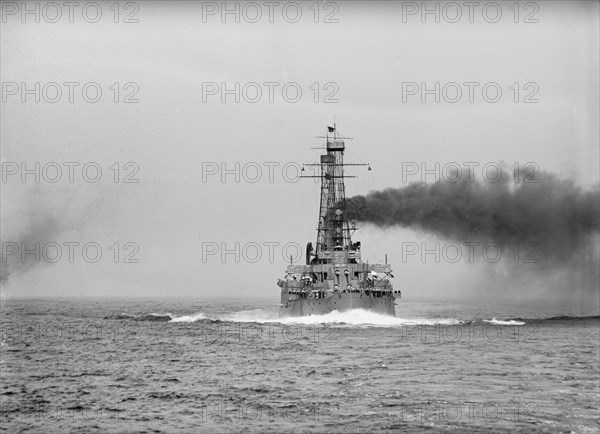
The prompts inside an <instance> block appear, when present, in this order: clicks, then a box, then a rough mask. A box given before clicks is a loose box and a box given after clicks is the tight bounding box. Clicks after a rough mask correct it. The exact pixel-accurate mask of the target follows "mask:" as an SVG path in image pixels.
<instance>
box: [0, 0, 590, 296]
mask: <svg viewBox="0 0 600 434" xmlns="http://www.w3.org/2000/svg"><path fill="white" fill-rule="evenodd" d="M488 3H489V2H481V5H480V6H478V7H476V8H475V9H474V11H472V14H473V15H472V17H471V18H470V17H469V8H468V6H466V5H464V3H462V2H458V3H457V4H458V6H459V7H460V11H459V10H457V9H456V7H455V6H452V7H448V6H447V4H445V3H439V4H438V6H437V7H439V10H440V16H439V22H436V16H435V15H433V14H427V15H425V16H424V17H423V16H422V15H421V10H420V8H421V4H422V3H421V2H417V3H412V2H404V3H402V2H396V3H393V2H369V3H368V4H367V3H362V2H352V3H342V2H338V3H333V2H330V3H319V4H318V8H317V7H315V4H314V3H313V2H307V3H301V4H300V6H299V10H300V11H301V12H302V16H301V17H300V18H299V19H298V20H297V22H292V21H294V20H296V18H297V17H296V14H297V10H298V8H294V7H289V6H288V7H286V9H285V11H286V15H284V14H283V10H284V6H285V5H286V3H285V2H280V3H278V4H277V5H276V6H275V8H274V10H273V15H272V21H273V22H270V20H269V7H268V6H267V5H264V4H263V3H262V2H258V5H259V6H260V8H261V12H262V16H261V18H260V19H258V21H257V22H254V23H252V22H248V21H253V20H254V21H256V19H255V17H256V8H255V7H254V6H252V7H246V6H244V4H243V3H242V4H238V8H239V10H240V20H239V21H240V22H239V23H238V22H236V17H235V15H234V14H228V15H225V17H224V19H223V17H222V16H221V11H220V8H221V5H222V3H221V2H217V3H210V2H209V3H206V2H205V3H204V4H202V3H200V2H198V3H193V2H168V3H167V2H160V1H154V2H136V3H131V4H129V5H128V6H125V4H124V3H122V4H121V8H120V10H119V15H118V18H117V21H118V22H116V23H115V10H114V9H110V5H111V3H102V16H101V17H100V18H99V19H98V20H97V22H95V23H92V22H88V21H95V20H96V18H95V12H96V11H95V10H93V8H89V7H88V8H87V9H86V12H85V13H86V14H87V15H83V14H82V9H83V6H81V7H80V8H79V9H75V10H74V11H73V17H72V21H73V22H69V21H70V20H69V16H68V9H67V7H66V6H63V9H62V11H61V12H62V17H61V18H60V19H56V18H55V17H56V16H57V15H56V12H57V11H56V10H51V9H48V8H46V9H42V7H43V6H38V7H40V17H39V21H40V22H39V23H38V22H36V16H35V15H34V14H29V15H24V16H23V15H22V11H21V10H20V8H21V3H20V2H18V3H12V2H8V3H7V2H4V3H3V5H2V8H3V17H2V24H1V26H2V28H1V31H0V34H1V80H2V82H3V89H2V90H3V94H2V97H3V100H2V105H1V115H2V116H1V135H0V138H1V144H2V150H1V157H2V162H3V176H4V177H5V179H3V180H2V241H3V243H7V242H8V243H16V244H17V245H19V247H21V245H20V243H22V242H23V240H27V241H29V242H34V241H38V242H40V243H41V244H42V246H44V245H46V244H48V243H53V242H56V243H58V244H60V245H62V246H63V247H62V249H63V251H62V255H63V256H62V257H61V258H60V259H58V260H57V261H56V263H49V261H48V260H47V258H44V256H43V255H42V257H41V261H40V264H36V265H35V266H29V265H31V264H16V265H15V264H13V267H14V271H13V273H12V275H11V276H10V278H9V279H8V280H7V281H6V282H5V283H4V284H3V285H2V291H3V295H8V296H54V295H64V296H79V295H97V296H244V297H251V296H269V297H273V299H274V300H275V299H277V297H278V295H279V292H278V291H279V288H278V287H277V286H276V281H277V278H278V277H283V274H284V270H285V267H286V265H287V262H288V261H286V260H285V259H284V257H286V256H289V254H295V253H296V251H295V250H294V249H292V250H290V251H289V252H283V248H282V247H283V245H285V244H286V243H297V244H298V245H299V246H302V248H304V247H303V246H305V244H306V242H308V241H312V242H313V243H314V241H315V237H316V231H315V226H316V223H317V215H318V198H319V196H318V195H319V190H318V184H315V183H314V182H312V181H311V180H300V181H299V182H296V181H298V179H297V167H298V164H299V163H304V162H314V161H316V160H317V159H318V155H319V150H315V149H311V148H314V147H318V146H321V145H322V142H321V141H320V140H319V139H316V138H315V136H318V135H322V134H323V133H324V132H325V131H326V126H327V125H331V124H332V123H333V118H334V116H335V118H336V122H337V127H338V130H339V132H340V133H342V134H344V135H346V136H350V137H353V138H354V140H352V141H348V142H347V147H348V151H347V154H346V159H347V161H350V162H368V163H370V164H371V167H372V168H373V170H372V171H367V170H366V169H364V168H352V169H350V172H352V174H355V175H358V176H359V177H358V178H357V179H352V180H349V181H348V183H347V194H348V195H349V196H350V195H354V194H365V193H367V192H368V191H370V190H374V189H382V188H386V187H399V186H401V185H404V184H406V183H407V182H410V181H419V180H421V173H418V174H416V175H411V176H409V177H407V176H406V172H405V171H403V170H402V169H403V167H404V168H406V163H411V162H412V163H416V164H417V165H420V164H421V163H422V162H423V163H426V164H427V165H428V167H430V168H433V167H435V163H436V162H437V163H440V165H441V166H444V165H445V164H447V163H450V162H457V163H459V164H462V163H464V162H477V163H480V167H481V166H483V165H484V164H486V163H490V162H492V163H498V164H499V163H500V162H506V164H507V165H508V166H510V165H513V164H515V163H517V164H519V165H521V166H522V165H524V164H526V163H529V162H533V163H535V164H537V165H538V166H539V168H540V169H543V170H547V171H551V172H555V173H558V174H559V175H560V176H562V177H572V178H574V179H575V180H576V182H577V183H578V184H580V185H581V186H582V187H584V188H589V187H590V186H591V185H593V184H595V183H597V182H598V178H599V175H598V161H599V155H598V143H599V132H598V131H599V118H600V113H599V97H598V95H599V87H598V76H599V75H600V74H599V67H598V65H599V50H600V47H599V42H598V41H599V21H598V20H599V18H598V17H599V7H598V2H573V1H569V2H560V1H552V2H535V3H533V2H530V3H528V4H525V3H522V4H521V6H520V8H519V9H518V15H516V12H517V11H516V10H515V8H514V6H512V5H513V4H514V2H512V1H511V2H499V5H500V11H501V13H502V15H501V16H498V15H497V10H496V9H495V8H494V7H489V6H487V9H485V12H484V10H483V9H484V6H485V5H487V4H488ZM59 4H61V3H59ZM81 5H86V3H85V2H82V3H81ZM428 5H429V7H430V8H431V9H432V10H434V8H435V7H436V3H429V4H428ZM29 7H30V8H31V9H33V10H35V9H34V8H35V4H34V3H31V4H30V5H29ZM228 7H230V8H231V9H232V10H235V9H234V8H235V7H236V6H235V3H231V4H229V6H228ZM415 7H416V8H417V10H415V9H414V8H415ZM15 8H17V9H15ZM215 8H216V9H215ZM253 8H254V9H253ZM316 10H318V12H319V14H318V17H316V16H315V12H316ZM457 12H460V13H461V14H462V15H461V18H460V19H458V20H457V19H456V18H455V17H457V15H456V14H457ZM327 17H328V18H327ZM315 19H316V20H317V21H318V22H317V23H315ZM53 20H55V21H57V22H56V23H51V22H49V21H53ZM126 20H128V21H135V20H137V21H138V22H123V21H126ZM496 20H497V21H496ZM515 20H516V21H517V22H515ZM23 21H24V22H23ZM223 21H225V22H223ZM324 21H337V22H324ZM451 21H457V22H451ZM470 21H472V22H470ZM493 21H496V22H493ZM526 21H527V22H526ZM536 21H537V22H536ZM36 82H38V83H40V91H39V92H38V95H37V96H39V97H40V101H39V102H36V101H35V97H36V95H35V93H36V91H35V90H34V91H33V93H30V94H27V93H26V92H25V93H23V89H22V86H23V85H22V83H25V87H26V88H27V89H35V83H36ZM52 82H56V83H58V84H59V88H60V89H61V91H62V96H61V97H58V96H57V94H56V93H55V90H56V86H54V85H50V86H48V83H52ZM69 82H74V83H77V84H76V85H72V88H73V89H74V94H73V102H70V101H69V98H68V89H69V87H68V86H69V85H64V83H69ZM236 82H237V83H239V86H240V92H239V94H238V96H239V97H240V102H239V103H236V102H235V100H234V98H235V96H236V95H234V94H230V95H224V96H225V97H226V101H225V102H222V100H221V98H222V96H223V95H222V92H221V91H222V83H226V86H228V88H229V89H235V83H236ZM436 82H437V83H439V86H440V91H439V93H438V96H439V97H440V101H439V102H436V101H435V97H436V95H434V94H425V95H424V97H426V100H425V102H423V101H422V95H421V92H420V91H421V90H422V89H421V88H420V87H421V83H426V85H427V86H428V88H429V89H435V83H436ZM86 83H94V85H93V86H88V87H86V89H87V90H88V91H89V93H88V94H87V97H88V98H89V99H93V98H94V95H95V93H94V92H95V89H96V88H100V89H101V91H102V97H101V99H100V100H99V101H98V102H96V103H91V102H87V101H86V100H85V99H84V97H83V95H82V89H83V87H84V85H85V84H86ZM114 83H117V85H116V86H115V85H114ZM127 83H129V84H128V85H126V84H127ZM214 83H216V85H215V84H214ZM248 83H258V84H259V87H260V89H261V92H262V96H261V97H258V96H257V94H256V93H255V91H256V86H254V85H248ZM264 83H276V84H273V85H270V86H272V87H271V89H272V90H273V102H270V101H269V89H270V88H269V85H264ZM286 83H293V86H287V87H286V89H287V91H288V93H287V96H285V97H284V95H283V94H282V89H283V87H284V85H285V84H286ZM315 83H317V84H316V85H315ZM328 83H329V84H328ZM411 83H416V84H417V86H418V88H417V90H416V93H415V92H413V91H414V90H415V88H414V87H411V86H412V84H411ZM448 83H457V84H458V87H459V88H460V90H461V92H462V97H460V98H459V97H458V96H457V94H456V86H455V85H448ZM463 83H475V84H473V85H471V86H472V87H471V89H473V95H472V96H473V101H472V102H471V101H470V100H469V95H468V91H469V87H468V86H467V85H464V84H463ZM515 83H516V85H515ZM486 84H488V86H487V87H486V89H487V90H488V91H489V93H487V94H483V93H482V89H483V88H484V87H485V85H486ZM15 86H16V87H15ZM244 86H245V87H244ZM444 86H446V87H445V88H444ZM116 89H119V92H118V94H117V92H116ZM243 89H245V93H244V91H243ZM297 89H300V90H301V91H302V96H301V97H300V98H299V100H298V101H297V102H295V103H294V102H291V100H293V99H294V98H295V91H296V90H297ZM316 89H319V91H318V94H317V93H316ZM442 89H445V91H443V90H442ZM496 89H500V90H501V92H502V94H501V97H500V98H499V100H498V101H497V102H495V103H492V102H490V100H493V99H494V98H496V95H495V90H496ZM517 89H518V95H517V93H516V92H517ZM403 90H404V92H403ZM215 92H216V93H215ZM444 92H446V93H444ZM413 93H414V94H413ZM90 95H91V96H90ZM22 98H25V102H23V101H22ZM115 98H116V99H117V102H115ZM286 98H287V100H286ZM515 98H517V102H515ZM53 99H56V100H57V102H54V103H53V102H51V100H53ZM125 99H129V100H133V101H135V100H137V101H138V102H132V103H125V102H124V100H125ZM252 99H257V101H256V102H254V103H252V102H250V100H252ZM315 99H316V101H315ZM453 99H457V100H458V102H455V103H453V102H450V100H453ZM525 100H529V101H534V102H529V103H526V102H525ZM326 101H330V102H326ZM535 101H537V102H535ZM23 162H25V163H26V164H28V167H30V168H34V167H35V163H36V162H39V163H40V166H41V167H43V166H44V165H47V164H48V163H51V162H56V163H57V164H58V165H61V166H62V167H63V174H62V177H61V178H60V179H59V180H58V181H57V182H54V183H52V182H50V179H49V178H52V177H53V176H54V172H52V170H53V169H52V168H53V167H54V166H47V168H48V170H47V172H46V173H41V179H40V182H39V183H36V182H35V180H34V177H33V175H31V176H28V177H27V178H26V179H25V182H22V179H21V173H20V170H21V163H23ZM65 162H72V163H74V164H79V165H78V166H75V165H73V166H72V167H74V177H75V179H74V181H73V182H70V181H69V179H68V170H67V166H65V165H64V163H65ZM128 162H132V163H134V164H131V165H129V166H125V164H126V163H128ZM12 163H16V164H17V166H16V167H18V170H19V172H18V173H16V174H15V175H12V171H14V167H15V166H14V164H12ZM87 163H94V164H93V165H91V169H89V170H90V171H89V173H87V174H88V175H89V176H91V177H93V176H95V175H94V170H95V169H94V168H95V167H100V168H101V169H102V175H101V177H100V179H99V181H98V182H96V183H92V182H88V181H86V180H85V179H83V174H82V167H83V166H84V165H85V164H87ZM115 163H117V165H115ZM222 163H225V164H226V165H227V167H228V168H230V169H233V171H234V172H235V167H236V166H235V164H236V163H239V165H240V166H239V167H240V171H239V172H238V174H239V175H240V182H236V180H235V176H236V175H235V174H234V173H231V174H229V175H226V177H225V182H222V181H223V180H222V178H221V173H220V170H221V165H222ZM265 163H266V164H265ZM288 163H291V164H288ZM403 163H404V164H405V166H403ZM286 165H287V166H286ZM257 166H258V167H261V168H262V173H261V174H260V175H261V176H260V177H259V178H258V179H257V182H254V183H253V182H249V180H252V179H254V178H256V167H257ZM269 166H270V167H272V168H273V172H272V175H273V176H272V179H269V178H270V177H269V169H268V167H269ZM284 166H285V167H286V171H285V172H284V171H283V170H282V168H283V167H284ZM244 167H246V171H243V170H242V169H243V168H244ZM117 168H118V169H119V172H118V176H119V178H118V181H119V182H117V183H115V182H114V177H115V176H116V173H117V170H116V169H117ZM215 168H216V169H217V170H218V171H219V172H218V173H216V174H212V173H213V172H210V171H207V170H213V169H215ZM138 169H139V170H138ZM136 170H137V172H136ZM40 172H42V170H41V169H40ZM134 172H136V173H134ZM90 174H91V175H90ZM128 174H129V175H131V177H130V178H129V180H136V179H137V180H139V182H137V183H125V182H123V181H124V177H125V176H126V175H128ZM476 174H477V172H476ZM479 174H481V172H479ZM432 179H433V178H432V177H430V178H429V179H425V180H426V181H431V180H432ZM356 239H358V240H361V241H362V244H363V249H364V252H363V255H364V256H365V259H368V260H369V262H375V261H377V260H379V261H382V260H383V258H384V255H385V254H386V253H387V254H388V257H389V262H390V263H391V264H392V266H393V269H394V271H395V276H396V279H395V280H394V284H395V286H396V287H398V288H402V289H403V291H404V292H403V294H405V296H408V297H410V296H411V293H412V295H413V296H415V297H416V296H417V295H421V296H427V295H433V294H439V293H440V292H441V291H442V289H443V292H444V293H447V294H456V295H458V294H460V293H461V287H464V285H466V283H465V282H468V281H469V276H470V275H472V271H473V270H474V269H477V268H478V267H480V268H481V267H483V266H484V265H481V264H468V263H464V262H461V263H458V264H431V263H425V264H423V263H420V261H413V262H410V263H403V261H402V252H401V247H400V244H401V242H402V241H411V242H421V241H422V240H427V241H428V242H433V240H434V239H433V238H430V237H428V236H425V235H423V234H418V233H416V232H413V231H410V230H406V229H403V230H390V231H381V230H379V229H376V228H372V227H363V228H362V230H361V231H359V232H358V233H357V234H356ZM65 242H67V243H69V242H73V243H80V245H79V246H75V247H74V258H73V262H70V261H69V259H68V249H67V247H65V245H64V243H65ZM90 242H94V243H97V245H98V246H100V248H101V249H102V257H101V258H100V259H99V260H98V261H97V262H91V261H90V260H89V257H88V260H85V258H84V257H83V252H82V248H81V246H82V245H84V244H86V243H90ZM128 242H130V243H134V244H131V245H128V247H127V248H125V243H128ZM115 243H119V244H118V247H116V246H115ZM203 243H205V244H203ZM206 243H215V244H211V246H214V245H217V246H218V247H219V249H220V248H221V247H222V245H223V243H225V246H227V247H228V248H230V249H235V243H239V245H240V253H241V255H240V259H239V263H236V261H235V256H234V255H233V254H230V255H227V256H226V257H225V261H222V260H221V255H220V253H217V254H215V255H211V256H207V255H203V248H204V249H206V246H207V244H206ZM249 243H257V244H258V245H259V246H261V249H262V257H260V258H259V259H258V260H257V261H256V262H255V263H252V262H251V259H253V258H254V257H255V255H256V254H255V251H256V250H255V249H254V247H253V246H255V244H249ZM265 243H266V244H265ZM269 245H271V246H272V247H271V248H272V249H273V250H272V252H273V254H274V257H273V258H272V260H271V258H269ZM5 246H6V245H5ZM203 246H204V247H203ZM244 247H246V249H245V253H246V255H244ZM136 249H137V250H136ZM115 252H118V253H119V257H118V258H117V262H118V263H115ZM290 252H291V253H290ZM5 253H6V252H5ZM46 253H47V255H50V256H53V255H54V253H52V252H51V251H50V250H47V251H46ZM88 253H89V254H90V255H91V256H93V255H92V253H93V252H92V253H90V252H88ZM128 253H131V254H132V255H133V256H131V257H129V259H137V260H138V263H124V258H125V255H127V254H128ZM205 253H206V250H205ZM286 253H287V255H286ZM16 255H17V256H18V253H17V254H16ZM13 256H15V255H13ZM88 256H89V255H88ZM244 256H246V257H244ZM203 259H204V261H203ZM249 259H250V260H249ZM299 260H302V259H299ZM7 261H8V260H7ZM28 261H29V262H31V258H29V259H28ZM5 265H6V264H3V266H5ZM26 265H27V266H26Z"/></svg>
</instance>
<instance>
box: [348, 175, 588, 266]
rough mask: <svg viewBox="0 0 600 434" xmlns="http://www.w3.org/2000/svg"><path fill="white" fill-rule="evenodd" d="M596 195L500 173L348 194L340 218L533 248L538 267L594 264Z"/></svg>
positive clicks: (550, 178)
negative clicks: (489, 177) (488, 178)
mask: <svg viewBox="0 0 600 434" xmlns="http://www.w3.org/2000/svg"><path fill="white" fill-rule="evenodd" d="M457 178H458V177H457ZM531 181H537V182H531ZM599 197H600V195H599V190H598V186H596V187H594V188H592V189H590V190H583V189H582V188H581V187H578V186H577V185H576V184H575V182H574V181H573V180H572V179H561V178H559V177H558V176H557V175H555V174H552V173H548V172H540V173H539V175H538V176H537V178H536V179H525V178H522V179H518V180H513V179H512V178H511V177H510V176H508V175H504V176H503V177H501V178H500V179H499V180H498V182H487V181H482V180H476V179H473V178H471V177H468V176H463V177H460V179H459V180H458V181H457V182H447V181H446V182H443V181H440V182H437V183H432V184H426V183H412V184H409V185H407V186H406V187H402V188H388V189H386V190H383V191H374V192H370V193H368V194H367V195H366V196H355V197H352V198H350V199H348V200H347V204H346V206H347V208H346V218H347V219H356V220H358V221H361V222H366V223H371V224H373V225H376V226H379V227H391V226H401V227H407V228H415V229H420V230H423V231H426V232H429V233H432V234H436V235H438V236H441V237H443V238H446V239H449V240H453V241H457V242H483V243H485V242H494V243H497V244H499V245H500V246H501V247H502V248H510V246H511V245H513V246H514V243H519V245H520V246H524V245H525V244H527V243H534V245H535V246H536V248H538V249H539V255H538V256H539V258H540V261H539V262H540V265H541V266H542V267H544V268H547V267H554V266H556V265H557V264H567V263H572V261H574V260H575V261H577V262H580V261H584V262H585V261H588V263H589V261H590V258H592V259H591V260H595V259H593V258H594V256H597V254H596V253H595V251H594V249H595V248H596V247H597V246H595V245H594V242H593V237H594V236H597V233H598V231H599V226H600V218H599V214H600V213H599V209H600V206H599ZM594 234H596V235H594ZM596 274H597V272H596Z"/></svg>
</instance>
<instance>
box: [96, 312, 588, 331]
mask: <svg viewBox="0 0 600 434" xmlns="http://www.w3.org/2000/svg"><path fill="white" fill-rule="evenodd" d="M104 318H105V319H114V320H133V321H151V322H171V323H194V322H196V321H201V322H239V323H258V324H270V323H277V324H304V325H314V324H336V325H338V326H341V327H345V326H348V327H402V326H407V325H453V324H459V325H460V324H470V325H472V324H483V323H487V324H493V325H498V326H522V325H525V324H531V323H540V322H545V321H551V322H557V321H589V320H596V321H597V320H600V315H595V316H553V317H548V318H520V317H519V318H504V319H497V318H496V317H493V318H492V319H482V318H477V319H459V318H425V317H402V318H400V317H392V316H388V315H383V314H379V313H375V312H371V311H368V310H364V309H352V310H347V311H344V312H338V311H337V310H334V311H333V312H330V313H327V314H324V315H309V316H303V317H283V318H280V317H279V315H278V313H277V312H276V311H272V310H263V309H252V310H242V311H237V312H230V313H221V314H208V313H205V312H196V313H192V314H188V315H182V316H175V315H173V314H170V313H151V314H140V315H132V314H128V313H120V314H113V315H109V316H106V317H104Z"/></svg>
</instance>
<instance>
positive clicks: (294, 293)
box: [277, 125, 400, 317]
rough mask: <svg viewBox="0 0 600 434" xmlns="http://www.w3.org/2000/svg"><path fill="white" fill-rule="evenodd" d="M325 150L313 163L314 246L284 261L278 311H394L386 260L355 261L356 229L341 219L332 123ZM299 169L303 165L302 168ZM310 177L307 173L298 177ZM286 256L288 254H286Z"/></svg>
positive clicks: (338, 154) (340, 168)
mask: <svg viewBox="0 0 600 434" xmlns="http://www.w3.org/2000/svg"><path fill="white" fill-rule="evenodd" d="M323 138H324V139H326V147H325V149H326V150H327V153H326V154H324V155H321V158H320V163H315V164H307V165H306V166H318V167H319V169H320V174H319V175H318V176H315V177H317V178H320V180H321V201H320V202H321V206H320V210H319V225H318V229H317V243H316V249H313V245H312V243H308V245H307V246H306V263H305V264H303V265H294V264H293V263H290V265H289V266H288V268H287V272H286V275H285V278H284V279H279V281H278V282H277V285H278V286H279V287H280V288H281V308H280V310H279V314H280V316H292V317H297V316H308V315H324V314H327V313H330V312H333V311H338V312H343V311H348V310H352V309H364V310H368V311H372V312H376V313H380V314H384V315H390V316H396V310H395V300H396V296H397V295H398V296H399V294H400V291H394V290H393V288H392V284H391V282H390V281H389V279H390V278H393V277H394V276H393V275H392V269H391V267H390V266H389V265H388V264H387V256H386V261H385V264H368V263H364V262H362V260H361V245H360V242H352V234H353V233H354V232H355V231H356V224H355V223H354V221H348V219H346V215H345V213H346V196H345V186H344V178H348V177H349V176H347V175H345V174H344V166H364V164H353V163H352V164H344V158H343V156H344V150H345V148H346V145H345V142H344V141H343V140H341V139H343V137H339V136H337V133H336V129H335V125H334V127H328V134H327V136H325V137H323ZM302 171H304V168H303V169H302ZM302 177H303V178H312V177H313V176H302ZM290 261H291V259H290Z"/></svg>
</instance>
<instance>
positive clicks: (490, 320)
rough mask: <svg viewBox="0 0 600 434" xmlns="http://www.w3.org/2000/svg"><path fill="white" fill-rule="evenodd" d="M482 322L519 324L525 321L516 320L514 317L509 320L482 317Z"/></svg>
mask: <svg viewBox="0 0 600 434" xmlns="http://www.w3.org/2000/svg"><path fill="white" fill-rule="evenodd" d="M483 322H487V323H490V324H495V325H508V326H515V325H516V326H519V325H525V321H517V320H514V319H509V320H501V319H496V318H493V319H484V320H483Z"/></svg>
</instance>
